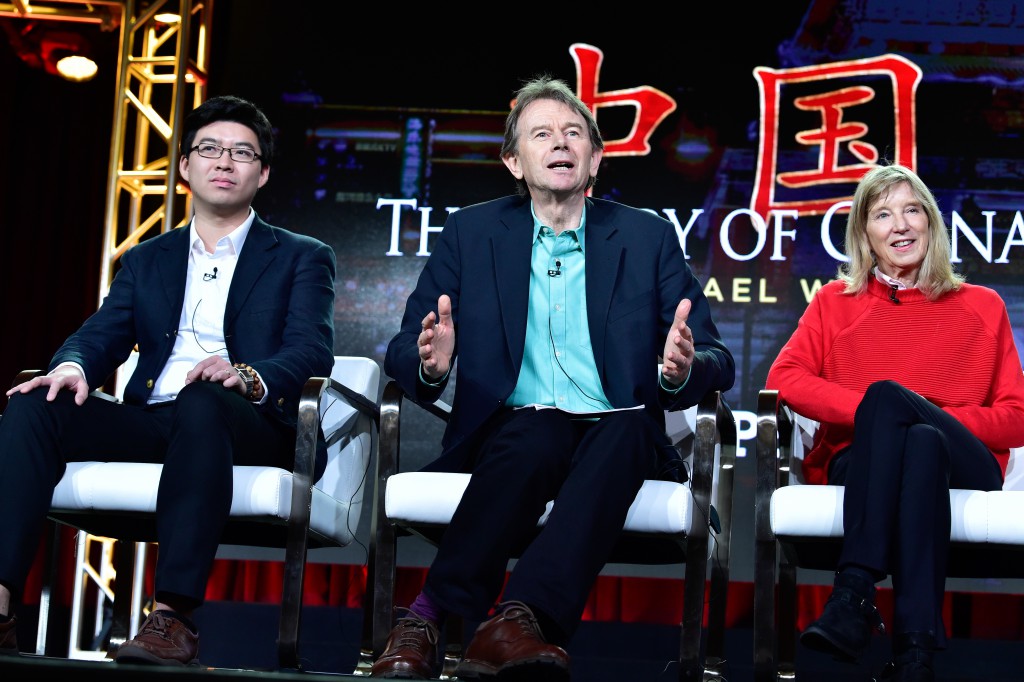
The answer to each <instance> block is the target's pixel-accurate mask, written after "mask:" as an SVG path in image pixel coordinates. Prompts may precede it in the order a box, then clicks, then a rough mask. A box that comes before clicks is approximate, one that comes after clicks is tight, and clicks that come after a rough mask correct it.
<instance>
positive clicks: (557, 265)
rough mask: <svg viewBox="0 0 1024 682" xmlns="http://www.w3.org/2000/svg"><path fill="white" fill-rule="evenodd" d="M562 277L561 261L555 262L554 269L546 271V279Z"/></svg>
mask: <svg viewBox="0 0 1024 682" xmlns="http://www.w3.org/2000/svg"><path fill="white" fill-rule="evenodd" d="M561 276H562V261H560V260H556V261H555V269H554V270H548V277H561Z"/></svg>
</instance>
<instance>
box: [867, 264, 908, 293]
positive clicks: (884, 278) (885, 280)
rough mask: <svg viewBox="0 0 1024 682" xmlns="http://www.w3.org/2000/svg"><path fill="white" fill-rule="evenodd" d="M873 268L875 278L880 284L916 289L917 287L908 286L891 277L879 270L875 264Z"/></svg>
mask: <svg viewBox="0 0 1024 682" xmlns="http://www.w3.org/2000/svg"><path fill="white" fill-rule="evenodd" d="M874 270H875V279H877V280H878V281H879V282H881V283H882V284H884V285H886V286H889V287H896V288H897V289H916V288H917V287H908V286H907V285H906V284H904V283H903V282H901V281H899V280H898V279H893V278H892V277H890V276H889V275H887V274H885V273H884V272H882V271H881V270H879V269H878V266H875V268H874Z"/></svg>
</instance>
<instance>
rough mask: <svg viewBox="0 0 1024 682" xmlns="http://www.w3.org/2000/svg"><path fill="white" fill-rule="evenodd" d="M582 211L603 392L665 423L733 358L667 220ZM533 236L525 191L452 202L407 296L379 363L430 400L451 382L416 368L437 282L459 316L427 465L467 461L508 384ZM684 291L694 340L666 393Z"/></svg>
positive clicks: (513, 375) (519, 348)
mask: <svg viewBox="0 0 1024 682" xmlns="http://www.w3.org/2000/svg"><path fill="white" fill-rule="evenodd" d="M586 211H587V213H586V230H585V232H586V237H585V238H586V245H585V246H586V249H585V253H586V288H587V292H586V294H587V296H586V298H587V316H588V320H589V326H590V338H591V342H592V346H593V352H594V360H595V362H596V363H597V370H598V373H599V374H600V377H601V383H602V386H603V387H604V391H605V394H606V395H607V397H608V400H609V401H610V402H611V404H612V405H613V406H614V407H616V408H624V407H633V406H636V405H640V404H642V405H644V406H645V409H646V410H647V411H648V412H649V413H650V414H651V416H652V417H653V418H654V419H655V420H656V422H657V423H660V424H664V423H665V415H664V411H665V410H676V409H684V408H686V407H690V406H692V405H695V404H697V402H699V401H700V399H701V398H703V397H704V396H705V395H706V394H707V393H709V392H710V391H714V390H720V391H726V390H728V389H729V388H731V387H732V385H733V381H734V378H735V362H734V360H733V357H732V354H731V353H730V352H729V349H728V348H726V346H725V344H724V343H723V341H722V339H721V336H720V335H719V333H718V329H717V327H716V326H715V323H714V321H713V320H712V317H711V310H710V306H709V304H708V301H707V298H706V297H705V296H704V292H703V289H702V287H701V284H700V282H699V281H698V280H697V278H696V277H694V275H693V273H692V271H691V270H690V267H689V266H688V265H687V263H686V259H685V257H684V255H683V251H682V248H681V247H680V245H679V240H678V237H677V236H676V233H675V230H674V228H673V226H672V224H671V223H670V222H669V221H668V220H665V219H664V218H661V217H659V216H657V215H655V214H653V213H651V212H649V211H643V210H640V209H636V208H631V207H628V206H624V205H622V204H618V203H615V202H611V201H606V200H601V199H587V208H586ZM532 237H533V217H532V214H531V211H530V200H529V199H528V198H521V197H504V198H501V199H496V200H493V201H488V202H485V203H482V204H476V205H474V206H468V207H466V208H463V209H461V210H459V211H457V212H455V213H452V214H451V215H449V217H448V219H447V221H446V222H445V225H444V228H443V230H442V231H441V233H440V235H439V237H438V240H437V243H436V246H435V248H434V250H433V252H432V253H431V255H430V257H429V258H428V259H427V263H426V265H425V266H424V268H423V271H422V272H421V273H420V277H419V280H418V282H417V284H416V289H415V290H414V291H413V293H412V295H411V296H410V297H409V300H408V302H407V304H406V310H405V315H404V316H403V318H402V327H401V330H400V331H399V332H398V334H396V335H395V337H394V338H392V340H391V342H390V344H389V345H388V350H387V355H386V357H385V361H384V371H385V372H386V373H387V374H388V375H389V376H390V377H392V378H394V379H395V380H396V381H397V382H398V383H399V385H401V386H402V388H403V390H404V391H405V393H406V394H407V395H409V396H410V397H412V399H413V400H415V401H417V402H423V403H429V402H433V401H434V400H437V399H438V398H439V397H440V395H441V393H442V392H443V390H444V388H445V386H446V383H447V382H445V384H442V385H441V386H439V387H430V386H428V385H426V384H424V383H423V382H422V381H420V380H419V365H420V360H419V353H418V349H417V344H416V341H417V337H418V336H419V333H420V331H421V330H422V327H421V322H422V320H423V317H424V316H426V314H427V313H428V312H430V311H431V310H433V311H435V312H436V310H437V299H438V297H439V296H440V295H441V294H448V295H449V296H450V297H451V300H452V319H453V322H454V324H455V353H456V357H457V359H458V364H457V367H456V368H457V373H456V374H455V376H454V381H455V394H454V399H453V401H452V414H451V419H450V420H449V422H448V425H447V427H446V430H445V433H444V436H443V438H442V447H443V451H442V454H441V456H440V458H439V459H438V460H436V461H434V462H433V463H431V464H430V465H428V468H430V469H441V470H451V471H460V470H467V469H468V467H469V459H470V457H469V456H470V454H471V452H470V450H471V445H472V444H473V443H476V442H478V439H477V436H479V435H480V434H479V432H478V430H479V429H480V427H481V426H482V425H483V424H484V422H485V421H486V420H487V419H488V418H489V417H490V416H491V415H493V414H494V413H495V412H496V411H497V410H499V409H500V408H502V407H503V406H504V405H505V401H506V400H507V399H508V397H509V395H511V393H512V390H513V389H514V388H515V385H516V381H517V380H518V377H519V370H520V368H521V367H522V361H523V354H524V347H525V343H526V319H527V314H528V312H529V290H530V262H531V250H532V248H533V244H532ZM684 298H687V299H689V300H690V301H691V302H692V304H693V305H692V309H691V312H690V316H689V320H688V324H689V326H690V328H691V330H692V331H693V337H694V342H695V344H696V351H697V352H696V357H695V358H694V364H693V367H692V369H691V371H690V377H689V379H688V380H687V382H686V385H685V386H684V388H683V389H682V390H681V391H680V392H679V393H677V394H670V393H668V392H667V391H665V390H663V389H661V388H660V383H659V380H658V362H659V357H660V356H661V353H662V352H663V350H664V344H665V339H666V337H667V335H668V331H669V328H670V327H671V324H672V320H673V317H674V315H675V309H676V306H677V305H678V304H679V301H681V300H682V299H684ZM462 311H466V312H465V314H462ZM453 362H454V360H453ZM451 376H452V375H451V374H449V378H451ZM464 446H470V447H464Z"/></svg>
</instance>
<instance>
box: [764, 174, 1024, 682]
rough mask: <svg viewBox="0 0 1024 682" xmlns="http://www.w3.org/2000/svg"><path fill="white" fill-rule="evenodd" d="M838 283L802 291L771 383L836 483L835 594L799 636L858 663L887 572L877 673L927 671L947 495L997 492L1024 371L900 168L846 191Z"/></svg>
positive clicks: (1000, 323)
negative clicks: (889, 649) (887, 602)
mask: <svg viewBox="0 0 1024 682" xmlns="http://www.w3.org/2000/svg"><path fill="white" fill-rule="evenodd" d="M846 253H847V254H848V256H849V258H850V260H849V262H848V263H845V264H843V265H841V266H840V268H839V274H838V279H837V280H835V281H832V282H830V283H829V284H827V285H826V286H824V287H822V289H820V290H819V291H818V293H817V294H816V295H815V297H814V298H813V299H812V300H811V302H810V304H809V305H808V307H807V310H806V311H805V312H804V314H803V316H802V317H801V318H800V321H799V323H798V325H797V328H796V331H795V332H794V333H793V336H792V337H791V338H790V339H789V341H788V342H787V343H786V345H785V346H784V347H783V348H782V350H781V351H780V353H779V356H778V358H776V360H775V362H774V363H773V364H772V367H771V369H770V370H769V372H768V379H767V383H766V386H767V388H769V389H776V390H778V391H779V396H780V398H782V399H783V400H785V401H786V402H787V403H788V404H789V405H790V406H791V407H792V408H793V409H794V410H796V411H797V412H798V413H800V414H802V415H805V416H807V417H809V418H811V419H814V420H817V421H818V422H820V424H821V425H820V427H819V428H818V430H817V433H816V435H815V442H814V445H813V447H812V449H811V450H810V452H809V453H808V454H807V457H806V458H805V460H804V465H803V470H804V474H805V477H806V479H807V481H808V482H810V483H821V484H825V483H827V484H831V485H843V486H845V491H844V503H843V532H844V539H843V549H842V553H841V555H840V559H839V565H838V570H837V573H836V577H835V581H834V585H833V589H832V594H831V596H830V597H829V600H828V602H827V603H826V604H825V609H824V611H823V612H822V614H821V616H820V617H819V618H818V619H817V620H816V621H815V622H814V623H812V624H811V625H810V626H809V627H808V628H807V629H806V630H805V631H804V632H803V634H802V635H801V637H800V641H801V642H802V643H803V644H804V645H805V646H807V647H809V648H811V649H815V650H818V651H824V652H827V653H831V654H833V655H834V656H835V657H837V658H840V659H844V660H851V661H856V660H857V659H858V658H860V656H861V655H862V654H863V652H864V650H865V648H866V647H867V645H868V644H869V642H870V638H871V633H872V630H873V629H875V628H876V627H877V628H878V629H879V630H880V631H881V632H884V631H885V627H884V625H883V624H882V621H881V618H880V616H879V614H878V611H877V609H876V608H875V603H874V602H875V583H877V582H879V581H880V580H884V579H885V577H886V576H887V575H892V585H893V596H894V598H895V618H894V619H895V623H894V624H893V625H894V627H893V640H892V645H893V654H894V656H893V661H892V662H891V663H889V664H888V665H887V666H886V669H885V670H884V671H883V673H882V678H883V679H885V680H900V681H906V680H914V681H917V680H934V679H935V676H934V672H933V670H932V652H933V651H934V650H935V649H942V648H944V647H945V645H946V632H945V627H944V625H943V622H942V601H943V595H944V592H945V582H946V556H947V550H948V547H949V534H950V507H949V489H950V488H963V489H973V490H998V489H1000V488H1001V487H1002V482H1003V476H1004V474H1005V472H1006V465H1007V462H1008V460H1009V449H1010V448H1013V447H1018V446H1021V445H1024V372H1022V370H1021V361H1020V356H1019V354H1018V352H1017V349H1016V347H1015V345H1014V340H1013V331H1012V329H1011V327H1010V320H1009V316H1008V314H1007V312H1006V306H1005V304H1004V303H1003V301H1002V299H1001V298H1000V297H999V295H998V294H997V293H996V292H995V291H993V290H991V289H988V288H986V287H982V286H977V285H971V284H968V283H966V282H965V281H964V278H963V277H962V276H961V275H959V274H957V273H955V272H954V271H953V268H952V266H951V265H950V241H949V234H948V232H947V229H946V225H945V223H944V222H943V219H942V215H941V214H940V213H939V209H938V205H937V203H936V201H935V198H934V196H933V195H932V193H931V191H930V190H929V189H928V187H927V186H926V185H925V184H924V183H923V182H922V181H921V179H920V178H919V177H918V176H917V175H916V174H915V173H914V172H913V171H912V170H910V169H908V168H905V167H902V166H898V165H891V166H883V167H879V168H876V169H874V170H872V171H870V172H869V173H867V174H866V175H865V176H864V177H863V178H862V179H861V181H860V183H859V185H858V187H857V191H856V193H855V194H854V197H853V205H852V207H851V208H850V215H849V219H848V222H847V228H846Z"/></svg>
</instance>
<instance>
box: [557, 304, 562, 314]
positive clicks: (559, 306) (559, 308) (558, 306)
mask: <svg viewBox="0 0 1024 682" xmlns="http://www.w3.org/2000/svg"><path fill="white" fill-rule="evenodd" d="M561 309H562V306H561V305H559V304H558V303H556V304H555V311H556V312H557V311H559V310H561Z"/></svg>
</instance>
